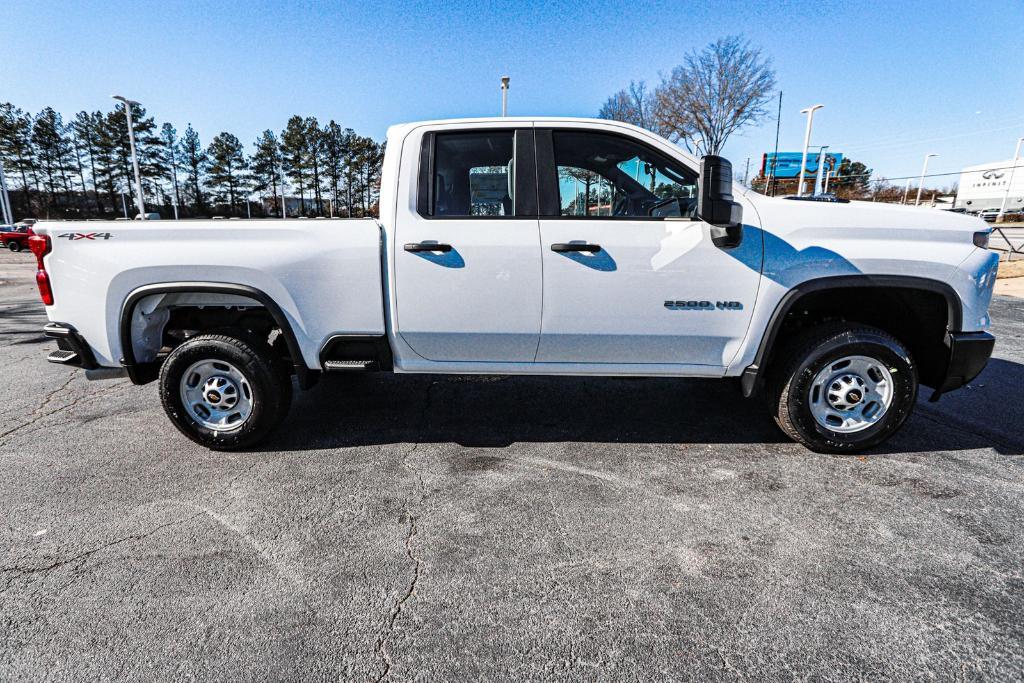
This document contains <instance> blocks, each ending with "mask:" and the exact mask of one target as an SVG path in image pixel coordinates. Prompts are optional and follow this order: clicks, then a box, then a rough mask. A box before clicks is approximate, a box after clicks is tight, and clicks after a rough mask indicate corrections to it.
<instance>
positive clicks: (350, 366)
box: [324, 360, 377, 372]
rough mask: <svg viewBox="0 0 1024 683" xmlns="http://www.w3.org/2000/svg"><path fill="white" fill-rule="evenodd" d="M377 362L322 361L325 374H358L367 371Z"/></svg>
mask: <svg viewBox="0 0 1024 683" xmlns="http://www.w3.org/2000/svg"><path fill="white" fill-rule="evenodd" d="M376 362H377V361H373V360H328V361H324V370H326V371H327V372H359V371H360V370H369V369H370V367H371V366H372V365H373V364H374V363H376Z"/></svg>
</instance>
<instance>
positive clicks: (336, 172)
mask: <svg viewBox="0 0 1024 683" xmlns="http://www.w3.org/2000/svg"><path fill="white" fill-rule="evenodd" d="M350 142H351V139H350V138H349V137H347V136H346V131H345V130H343V129H342V127H341V126H339V125H338V124H337V123H335V122H334V121H331V122H330V123H328V124H327V125H326V126H325V127H324V130H323V136H322V145H323V157H324V174H325V175H326V176H327V181H328V182H329V183H330V190H331V208H332V209H334V211H335V213H336V212H337V210H338V190H339V189H340V188H341V185H342V181H343V179H344V176H345V162H346V159H347V158H348V156H349V150H348V146H349V143H350Z"/></svg>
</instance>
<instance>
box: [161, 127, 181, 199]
mask: <svg viewBox="0 0 1024 683" xmlns="http://www.w3.org/2000/svg"><path fill="white" fill-rule="evenodd" d="M160 138H161V140H162V141H163V144H164V150H163V161H164V169H165V171H164V172H165V175H166V177H168V179H169V180H170V181H171V188H172V189H173V190H174V205H175V206H177V207H181V192H180V191H179V189H178V166H179V163H178V155H177V153H176V150H177V149H178V131H177V129H176V128H175V127H174V126H173V125H172V124H171V123H164V125H163V126H161V128H160Z"/></svg>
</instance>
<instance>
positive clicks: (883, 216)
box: [744, 191, 989, 242]
mask: <svg viewBox="0 0 1024 683" xmlns="http://www.w3.org/2000/svg"><path fill="white" fill-rule="evenodd" d="M744 198H745V199H747V200H749V201H750V202H751V203H752V204H753V205H754V208H755V209H756V211H757V213H758V215H759V217H760V219H761V221H762V223H761V225H762V227H763V228H764V229H766V230H773V229H780V230H784V231H785V232H791V231H793V230H802V229H807V228H810V229H813V230H815V232H817V233H818V234H819V235H821V234H822V232H820V231H821V230H824V231H825V233H832V232H833V231H842V232H843V233H844V234H847V235H848V234H849V231H851V230H852V231H856V232H862V231H865V230H866V231H870V232H875V231H877V230H898V231H903V230H913V231H915V232H918V231H926V232H929V233H933V232H939V233H949V232H954V233H962V234H966V235H968V237H967V238H966V241H967V242H970V241H971V237H970V236H971V235H973V234H974V233H975V232H978V231H980V230H987V229H988V228H989V226H988V225H987V224H986V223H985V222H984V221H983V220H981V219H980V218H976V217H974V216H965V215H964V214H958V213H951V212H949V211H940V210H937V209H931V208H924V207H919V206H901V205H896V204H878V203H875V202H860V201H855V202H850V203H848V204H846V203H833V202H812V201H800V200H793V199H780V198H775V197H765V196H764V195H759V194H757V193H755V192H752V191H751V192H747V193H746V195H745V196H744ZM918 236H919V237H923V235H920V233H918ZM945 237H947V238H948V237H949V235H948V234H947V235H945ZM940 239H942V237H940Z"/></svg>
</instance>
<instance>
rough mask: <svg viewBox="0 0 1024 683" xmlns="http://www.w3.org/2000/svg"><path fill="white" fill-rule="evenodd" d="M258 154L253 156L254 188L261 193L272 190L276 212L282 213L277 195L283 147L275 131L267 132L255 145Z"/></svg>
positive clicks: (251, 166) (251, 165) (264, 132)
mask: <svg viewBox="0 0 1024 683" xmlns="http://www.w3.org/2000/svg"><path fill="white" fill-rule="evenodd" d="M253 144H254V146H255V147H256V153H255V154H253V155H252V159H251V164H250V168H251V170H252V180H253V188H254V189H255V190H256V191H257V192H260V193H263V192H266V191H267V190H270V192H271V195H272V196H273V198H274V212H275V213H280V211H281V206H280V199H279V195H278V193H277V179H278V174H279V172H280V169H281V147H280V145H279V144H278V142H277V136H276V135H274V131H272V130H265V131H263V134H262V135H260V137H258V138H257V139H256V142H255V143H253Z"/></svg>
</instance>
